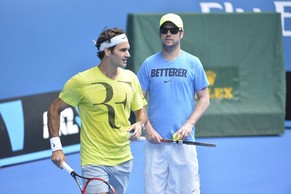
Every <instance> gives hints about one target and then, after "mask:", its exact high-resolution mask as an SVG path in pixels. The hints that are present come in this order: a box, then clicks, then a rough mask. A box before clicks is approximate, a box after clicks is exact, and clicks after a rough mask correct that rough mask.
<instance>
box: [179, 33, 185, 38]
mask: <svg viewBox="0 0 291 194" xmlns="http://www.w3.org/2000/svg"><path fill="white" fill-rule="evenodd" d="M179 37H180V39H182V38H183V37H184V31H180V33H179Z"/></svg>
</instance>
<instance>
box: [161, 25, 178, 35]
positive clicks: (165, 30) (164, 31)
mask: <svg viewBox="0 0 291 194" xmlns="http://www.w3.org/2000/svg"><path fill="white" fill-rule="evenodd" d="M169 30H170V33H171V34H177V33H178V32H179V31H181V30H180V28H178V27H174V28H165V27H160V33H161V34H167V33H168V31H169Z"/></svg>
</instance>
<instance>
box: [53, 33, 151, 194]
mask: <svg viewBox="0 0 291 194" xmlns="http://www.w3.org/2000/svg"><path fill="white" fill-rule="evenodd" d="M95 46H96V47H97V49H98V57H99V58H100V60H101V61H100V64H99V65H97V66H95V67H93V68H91V69H88V70H86V71H83V72H81V73H78V74H76V75H75V76H73V77H72V78H70V79H69V80H68V81H67V83H66V84H65V86H64V88H63V90H62V92H61V93H60V95H59V96H58V98H57V99H56V100H55V101H54V102H53V103H52V104H51V105H50V107H49V110H48V122H49V132H50V143H51V148H52V156H51V160H52V162H53V163H54V164H55V165H57V166H58V167H60V168H62V163H63V161H65V160H66V157H65V155H64V153H63V151H62V145H61V140H60V137H59V127H60V113H61V111H62V110H64V109H65V108H67V107H78V110H79V114H80V117H81V123H82V126H81V132H80V146H81V150H80V157H81V168H82V174H83V176H85V177H100V178H103V179H104V180H106V181H108V182H109V183H110V184H111V185H113V187H114V188H115V190H116V192H117V193H118V194H123V193H125V191H126V188H127V185H128V180H129V175H130V172H131V169H132V165H133V161H132V159H133V156H132V153H131V150H130V140H134V139H137V138H139V137H140V135H141V133H142V129H143V128H144V125H145V124H146V122H147V115H146V112H145V110H144V109H143V106H144V105H146V101H145V99H144V97H143V94H142V90H141V87H140V84H139V81H138V79H137V77H136V75H135V74H134V73H133V72H131V71H130V70H126V69H124V68H125V67H126V63H127V60H128V58H129V57H130V54H129V49H130V44H129V42H128V39H127V36H126V34H125V32H124V31H123V30H122V29H120V28H108V29H105V30H104V31H103V32H102V33H101V34H100V36H99V38H98V39H97V41H96V43H95ZM131 111H133V112H134V113H135V117H136V123H134V124H132V125H131V123H130V122H129V117H130V113H131ZM129 131H134V132H133V133H132V134H131V135H129Z"/></svg>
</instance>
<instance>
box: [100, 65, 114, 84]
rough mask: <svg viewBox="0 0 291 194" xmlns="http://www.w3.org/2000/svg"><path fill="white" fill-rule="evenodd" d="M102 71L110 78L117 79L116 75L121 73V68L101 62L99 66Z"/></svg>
mask: <svg viewBox="0 0 291 194" xmlns="http://www.w3.org/2000/svg"><path fill="white" fill-rule="evenodd" d="M98 67H99V69H100V71H101V72H102V73H103V74H104V75H105V76H106V77H108V78H109V79H113V80H114V79H116V77H117V76H118V75H119V68H118V67H113V66H111V65H108V64H104V63H101V64H100V65H99V66H98Z"/></svg>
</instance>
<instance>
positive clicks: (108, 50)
mask: <svg viewBox="0 0 291 194" xmlns="http://www.w3.org/2000/svg"><path fill="white" fill-rule="evenodd" d="M104 54H105V55H106V56H109V55H110V54H111V50H110V49H109V48H105V49H104Z"/></svg>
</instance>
